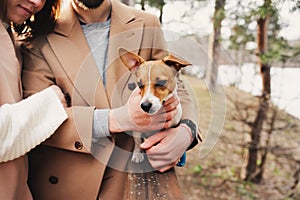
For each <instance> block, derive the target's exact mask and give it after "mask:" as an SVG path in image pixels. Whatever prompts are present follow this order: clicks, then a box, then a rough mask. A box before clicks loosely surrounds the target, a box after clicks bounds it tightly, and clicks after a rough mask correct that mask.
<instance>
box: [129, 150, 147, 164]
mask: <svg viewBox="0 0 300 200" xmlns="http://www.w3.org/2000/svg"><path fill="white" fill-rule="evenodd" d="M131 161H132V162H134V163H141V162H143V161H144V155H143V153H141V152H133V154H132V157H131Z"/></svg>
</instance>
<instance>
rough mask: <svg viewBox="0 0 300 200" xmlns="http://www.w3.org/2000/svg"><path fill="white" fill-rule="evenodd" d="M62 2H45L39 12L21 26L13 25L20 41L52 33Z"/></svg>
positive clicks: (60, 0)
mask: <svg viewBox="0 0 300 200" xmlns="http://www.w3.org/2000/svg"><path fill="white" fill-rule="evenodd" d="M61 3H62V0H46V2H45V5H44V7H43V9H42V10H41V11H39V12H38V13H36V14H35V15H34V16H33V17H32V18H30V19H28V20H27V21H25V22H24V23H23V24H21V25H17V24H13V28H14V30H15V31H16V32H17V34H18V35H19V36H20V38H21V39H22V40H30V39H33V38H36V37H38V36H41V35H44V34H47V33H49V32H51V31H53V29H54V27H55V22H56V20H57V18H58V16H59V12H60V7H61Z"/></svg>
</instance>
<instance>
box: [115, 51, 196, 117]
mask: <svg viewBox="0 0 300 200" xmlns="http://www.w3.org/2000/svg"><path fill="white" fill-rule="evenodd" d="M119 53H120V58H121V60H122V62H123V63H124V64H125V66H126V67H127V68H128V69H129V70H130V71H131V72H133V73H135V75H136V77H137V85H138V87H139V88H140V90H141V96H142V100H141V104H140V105H141V108H142V109H143V110H144V111H145V112H147V113H149V114H154V113H156V112H157V111H158V110H159V109H160V108H161V107H162V105H163V103H164V101H166V100H167V99H168V98H169V97H170V96H171V95H172V94H173V92H174V90H176V87H177V85H176V73H177V72H178V71H179V70H180V69H181V68H182V67H185V66H187V65H191V64H190V63H188V62H186V61H184V60H181V59H179V58H177V57H175V56H173V55H168V56H166V57H164V58H163V59H162V60H157V61H145V60H144V59H143V58H142V57H140V56H138V55H137V54H135V53H132V52H128V51H127V50H125V49H120V51H119Z"/></svg>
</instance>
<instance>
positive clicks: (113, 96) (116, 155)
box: [22, 0, 197, 200]
mask: <svg viewBox="0 0 300 200" xmlns="http://www.w3.org/2000/svg"><path fill="white" fill-rule="evenodd" d="M63 12H64V14H63V15H62V17H61V18H60V19H59V20H58V22H57V25H56V28H55V31H54V33H52V34H49V35H47V36H44V37H40V38H37V39H36V40H35V41H33V43H32V44H31V45H29V46H27V49H26V50H25V51H24V71H23V80H22V81H23V84H24V89H25V94H26V95H30V94H32V93H35V92H37V91H40V90H42V89H44V88H46V87H48V86H49V85H51V84H57V85H58V86H59V87H61V88H62V90H63V91H64V92H66V93H68V94H70V97H71V104H72V106H71V107H70V108H68V109H67V112H68V114H69V115H68V116H69V119H68V120H67V121H66V122H65V123H64V124H63V125H62V126H61V127H60V128H59V129H58V130H57V131H56V133H55V134H54V135H53V136H52V137H51V138H50V139H48V140H47V141H46V142H45V143H43V144H42V145H41V146H39V147H38V148H36V149H35V150H34V151H32V153H31V154H30V173H29V184H30V187H31V189H32V193H33V196H34V198H36V199H38V200H47V199H49V200H53V199H55V200H66V199H73V200H92V199H116V200H119V199H123V198H124V193H125V189H126V182H127V181H126V178H127V173H126V165H127V161H128V159H129V156H130V153H128V152H131V151H132V149H133V140H132V138H131V137H130V136H128V135H127V134H119V135H116V136H113V137H109V138H103V139H100V140H99V141H98V142H97V143H95V144H93V145H92V124H93V112H94V109H95V108H99V109H103V108H115V107H119V106H121V105H123V104H124V103H126V102H127V99H128V97H129V95H130V93H131V90H130V89H129V88H130V87H129V85H130V83H132V82H134V79H133V77H131V74H130V73H129V71H128V70H127V68H126V67H125V66H124V65H123V64H122V63H121V61H120V59H119V58H118V48H119V47H124V48H126V49H128V50H131V51H134V52H136V53H138V54H139V55H140V56H142V57H143V58H144V59H145V60H150V59H161V58H162V57H163V56H165V55H166V51H164V50H166V47H165V41H164V38H163V34H162V31H161V29H159V27H160V24H159V22H158V20H157V18H156V17H155V16H153V15H151V14H148V13H146V12H143V11H137V10H135V9H133V8H130V7H127V6H125V5H123V4H121V3H120V2H119V1H117V0H112V11H111V28H110V39H109V49H108V65H109V67H108V70H107V71H106V76H107V78H106V80H107V81H106V86H105V87H104V85H103V83H102V80H101V77H100V75H99V73H98V69H97V66H96V65H95V62H94V60H93V58H92V56H91V54H90V53H91V52H90V49H89V46H88V44H87V41H86V40H85V37H84V35H83V32H82V29H81V26H80V23H79V20H78V18H77V16H76V14H75V13H74V11H73V9H72V7H71V5H70V6H68V7H67V8H65V10H64V11H63ZM179 90H180V91H179V96H180V98H181V103H182V107H183V118H187V119H191V120H193V121H194V122H195V124H197V114H196V113H195V108H194V106H193V105H192V104H191V101H190V100H189V98H188V94H187V93H186V90H185V89H184V88H183V85H182V84H181V85H180V86H179ZM194 113H195V114H194Z"/></svg>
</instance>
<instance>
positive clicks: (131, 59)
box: [119, 48, 145, 71]
mask: <svg viewBox="0 0 300 200" xmlns="http://www.w3.org/2000/svg"><path fill="white" fill-rule="evenodd" d="M119 56H120V59H121V61H122V62H123V63H124V65H125V66H126V67H127V68H128V69H129V70H130V71H135V70H136V69H137V68H138V67H139V66H140V65H141V64H142V63H144V62H145V61H144V59H143V58H142V57H140V56H139V55H137V54H135V53H132V52H129V51H128V50H126V49H124V48H119Z"/></svg>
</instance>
